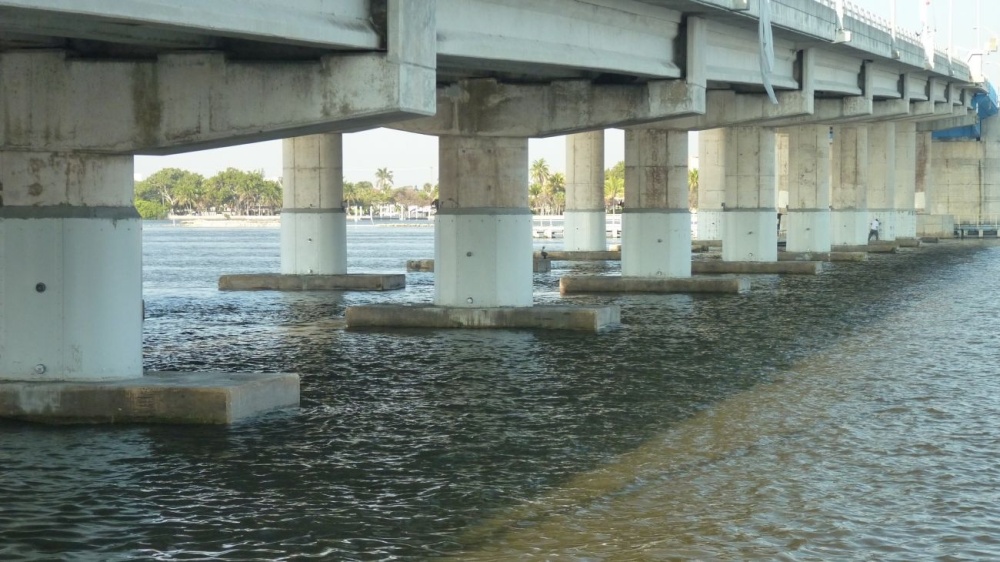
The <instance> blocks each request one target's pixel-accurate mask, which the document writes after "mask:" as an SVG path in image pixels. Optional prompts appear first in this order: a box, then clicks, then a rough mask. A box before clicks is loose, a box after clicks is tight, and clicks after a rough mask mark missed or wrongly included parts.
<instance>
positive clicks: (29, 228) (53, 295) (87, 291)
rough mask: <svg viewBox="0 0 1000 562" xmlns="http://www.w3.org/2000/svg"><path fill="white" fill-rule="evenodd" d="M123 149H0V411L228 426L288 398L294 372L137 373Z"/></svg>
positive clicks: (131, 215) (134, 281) (137, 257)
mask: <svg viewBox="0 0 1000 562" xmlns="http://www.w3.org/2000/svg"><path fill="white" fill-rule="evenodd" d="M132 171H133V165H132V157H131V156H117V155H116V156H112V155H98V154H91V153H86V152H60V153H42V152H28V151H24V152H2V153H0V185H2V186H3V187H2V189H3V192H2V195H3V206H2V207H0V417H9V418H17V419H23V420H29V421H43V422H57V423H77V422H85V423H101V422H104V423H109V422H119V423H120V422H130V421H142V422H168V423H171V422H172V423H230V422H232V421H234V420H236V419H239V418H241V417H245V416H249V415H252V414H255V413H257V412H258V411H260V410H266V409H271V408H277V407H287V406H293V405H296V404H298V397H299V381H298V377H297V376H295V375H283V374H281V375H236V374H230V375H222V376H220V375H218V374H196V373H187V374H179V373H171V374H166V373H143V369H142V322H143V303H142V225H141V222H140V219H139V215H138V213H137V212H136V210H135V207H134V206H133V204H132V194H133V185H132V183H133V177H132V175H133V174H132Z"/></svg>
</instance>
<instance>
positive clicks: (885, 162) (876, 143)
mask: <svg viewBox="0 0 1000 562" xmlns="http://www.w3.org/2000/svg"><path fill="white" fill-rule="evenodd" d="M868 167H869V169H870V173H869V176H868V221H869V223H870V222H871V220H872V219H875V218H877V219H878V220H879V223H880V225H881V226H880V227H879V232H878V234H879V240H886V241H891V240H895V239H896V125H895V123H874V124H872V125H870V126H869V128H868ZM866 239H867V237H866Z"/></svg>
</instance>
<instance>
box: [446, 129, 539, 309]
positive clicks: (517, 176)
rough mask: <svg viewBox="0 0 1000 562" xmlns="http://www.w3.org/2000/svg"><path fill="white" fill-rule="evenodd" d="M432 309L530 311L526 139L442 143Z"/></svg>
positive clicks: (454, 138)
mask: <svg viewBox="0 0 1000 562" xmlns="http://www.w3.org/2000/svg"><path fill="white" fill-rule="evenodd" d="M438 150H439V153H440V164H439V166H440V170H441V172H440V173H441V175H440V179H439V182H440V183H439V188H438V189H439V199H440V201H441V206H440V209H439V210H438V213H437V218H436V219H435V221H436V224H435V232H434V303H435V304H437V305H439V306H456V307H498V306H531V301H532V241H531V209H530V208H529V207H528V183H527V181H528V180H527V173H526V172H527V170H528V139H526V138H501V137H458V136H443V137H440V139H439V141H438Z"/></svg>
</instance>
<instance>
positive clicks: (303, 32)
mask: <svg viewBox="0 0 1000 562" xmlns="http://www.w3.org/2000/svg"><path fill="white" fill-rule="evenodd" d="M0 21H2V22H3V27H4V28H5V29H7V28H10V29H14V30H17V29H21V30H23V31H25V32H28V33H33V34H36V35H47V34H51V35H56V36H63V37H76V38H81V39H95V40H102V41H111V42H122V43H136V44H144V45H146V44H150V42H153V43H155V44H160V45H163V46H168V45H173V46H175V47H178V48H205V47H206V45H204V44H203V43H204V42H205V41H206V37H219V36H221V37H231V38H241V39H248V40H253V41H265V42H272V43H283V44H291V45H305V46H316V47H324V48H350V49H377V48H380V47H381V46H384V45H383V41H382V39H381V38H380V37H379V32H378V31H377V30H376V29H375V28H374V26H373V25H372V23H371V21H372V14H371V13H370V9H369V2H368V0H314V1H312V2H292V3H289V2H285V1H282V0H257V1H255V2H253V5H252V7H251V6H248V5H247V2H245V1H243V0H212V1H211V2H204V1H203V0H171V1H170V2H163V1H162V0H129V1H128V2H101V1H98V0H88V1H76V2H73V1H67V0H0ZM180 29H183V30H185V31H183V32H182V31H178V30H180Z"/></svg>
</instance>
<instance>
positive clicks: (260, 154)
mask: <svg viewBox="0 0 1000 562" xmlns="http://www.w3.org/2000/svg"><path fill="white" fill-rule="evenodd" d="M924 2H930V10H929V15H930V18H929V19H930V24H931V26H932V28H933V29H934V31H935V45H936V46H937V47H938V48H939V49H945V48H947V47H948V44H949V37H953V40H954V47H955V53H956V58H960V59H961V60H965V59H966V57H967V56H968V53H969V52H970V51H972V50H974V49H977V48H979V46H978V45H977V37H978V38H981V42H982V43H986V41H987V40H988V38H989V37H990V36H1000V2H998V1H997V0H853V3H854V5H856V6H858V7H860V8H863V9H865V10H868V11H869V12H871V13H873V14H875V15H878V16H881V17H883V18H885V19H886V20H891V16H892V6H893V4H894V3H895V5H896V20H897V25H898V26H899V27H900V28H904V29H909V30H911V31H919V29H920V27H921V21H920V13H921V5H922V4H923V3H924ZM949 10H950V11H951V16H950V17H949ZM977 21H982V24H981V28H977V27H976V25H977ZM949 23H950V24H951V28H950V30H949ZM985 74H986V76H987V77H988V78H990V79H991V81H993V82H994V83H996V82H997V81H998V80H997V78H1000V53H993V54H990V55H987V56H986V58H985ZM604 143H605V144H604V160H605V167H606V168H610V167H612V166H614V165H615V163H617V162H619V161H621V160H624V158H625V135H624V133H623V132H622V131H621V130H619V129H608V130H607V131H605V137H604ZM691 148H692V151H696V149H697V143H692V146H691ZM565 153H566V140H565V137H561V136H559V137H552V138H546V139H531V140H530V141H529V144H528V158H529V161H531V162H533V161H535V160H537V159H540V158H544V159H545V161H546V162H547V163H548V164H549V169H550V170H551V171H552V172H565V166H566V154H565ZM437 159H438V156H437V139H436V138H435V137H433V136H425V135H417V134H413V133H404V132H400V131H394V130H391V129H374V130H371V131H365V132H362V133H351V134H345V135H344V178H345V179H346V180H347V181H352V182H357V181H364V180H367V181H371V182H374V180H375V170H377V169H378V168H388V169H389V170H390V171H391V172H392V174H393V180H394V182H393V183H394V185H396V186H406V185H414V186H421V185H423V184H424V183H427V182H429V183H437V173H438V167H437ZM171 167H173V168H182V169H185V170H190V171H192V172H197V173H199V174H202V175H203V176H205V177H209V176H213V175H215V174H216V173H218V172H219V171H222V170H225V169H226V168H237V169H241V170H263V172H264V176H265V177H268V178H279V177H281V175H282V163H281V141H269V142H262V143H255V144H247V145H242V146H234V147H229V148H220V149H214V150H205V151H200V152H188V153H184V154H177V155H171V156H137V157H136V158H135V173H136V176H137V177H139V178H144V177H148V176H149V175H151V174H153V173H155V172H156V171H158V170H160V169H163V168H171Z"/></svg>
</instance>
